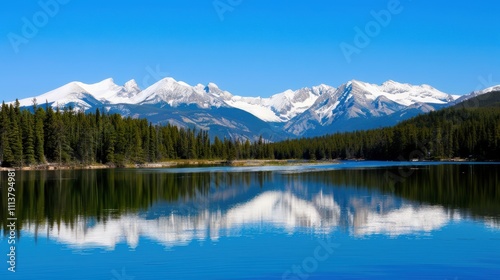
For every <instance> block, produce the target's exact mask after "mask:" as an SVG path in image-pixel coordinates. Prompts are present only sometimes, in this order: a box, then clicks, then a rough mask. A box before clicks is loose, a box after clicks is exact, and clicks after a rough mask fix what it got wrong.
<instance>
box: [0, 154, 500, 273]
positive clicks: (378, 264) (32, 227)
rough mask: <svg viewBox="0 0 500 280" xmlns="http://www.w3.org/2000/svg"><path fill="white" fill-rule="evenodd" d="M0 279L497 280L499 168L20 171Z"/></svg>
mask: <svg viewBox="0 0 500 280" xmlns="http://www.w3.org/2000/svg"><path fill="white" fill-rule="evenodd" d="M0 179H1V180H0V182H1V195H2V198H1V202H0V204H1V205H2V207H1V210H0V211H1V212H0V214H1V215H2V218H3V219H2V240H1V246H0V248H1V252H2V254H1V255H2V256H3V257H2V258H3V259H2V263H3V266H2V270H1V271H0V278H1V279H35V278H36V279H115V280H126V279H130V280H131V279H135V280H141V279H366V278H370V279H469V278H474V279H499V277H500V165H499V164H491V163H484V164H482V163H468V162H467V163H429V162H427V163H426V162H411V163H410V162H368V161H367V162H364V161H359V162H357V161H346V162H341V163H340V164H324V165H308V166H307V165H306V166H270V167H238V168H236V167H200V168H172V169H109V170H66V171H22V172H21V171H16V174H15V179H16V186H17V187H16V198H17V199H16V218H17V220H16V226H17V228H16V230H17V233H16V234H17V240H16V272H15V273H12V272H10V271H8V270H7V268H8V267H9V264H8V263H6V261H8V258H9V257H8V256H7V254H9V246H10V245H8V244H7V243H8V235H9V229H8V222H7V218H8V213H7V187H6V184H7V181H8V180H7V172H1V178H0Z"/></svg>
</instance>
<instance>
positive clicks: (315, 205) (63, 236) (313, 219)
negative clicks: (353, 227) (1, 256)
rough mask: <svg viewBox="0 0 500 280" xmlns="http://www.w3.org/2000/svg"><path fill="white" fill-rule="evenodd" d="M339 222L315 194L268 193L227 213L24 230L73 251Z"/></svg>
mask: <svg viewBox="0 0 500 280" xmlns="http://www.w3.org/2000/svg"><path fill="white" fill-rule="evenodd" d="M325 206H326V207H325ZM339 218H340V207H339V206H338V205H337V204H336V203H335V202H334V200H333V196H331V195H323V194H319V195H318V196H316V197H315V198H314V199H313V200H312V201H308V200H304V199H301V198H298V197H297V196H295V195H293V194H292V193H289V192H278V191H276V192H273V191H270V192H265V193H263V194H261V195H259V196H257V197H255V198H253V199H252V200H250V201H248V202H246V203H242V204H240V205H236V206H235V207H233V208H231V209H229V210H228V211H226V212H222V211H221V210H215V211H209V210H202V211H199V212H198V213H197V214H196V215H177V214H171V215H168V216H162V217H160V218H158V219H155V220H147V219H144V218H142V217H140V216H138V215H124V216H121V217H120V218H111V217H110V218H109V219H108V220H107V221H106V222H103V221H100V222H98V223H96V224H92V223H88V222H87V221H85V220H84V219H78V220H77V221H76V222H75V224H74V225H68V224H61V225H60V226H58V227H49V226H48V225H47V224H42V225H40V224H39V225H38V226H35V225H34V224H33V225H29V226H28V231H29V232H30V233H32V234H35V229H36V231H38V232H48V233H49V236H51V237H52V238H55V239H57V240H58V241H59V242H61V243H65V244H69V245H70V246H75V247H105V248H114V247H115V245H116V244H117V243H119V242H122V241H126V242H127V244H129V246H131V247H136V246H137V244H138V242H139V241H138V240H139V237H140V236H143V237H146V238H150V239H152V240H156V241H157V242H158V243H161V244H164V245H165V246H176V245H183V244H187V243H189V242H190V241H192V240H204V239H206V238H207V237H209V238H210V239H211V240H217V239H218V238H219V236H220V235H221V234H227V235H231V233H235V234H238V231H240V230H241V228H242V227H243V226H249V225H250V226H251V225H260V224H262V223H266V224H271V225H273V226H275V227H277V228H282V229H285V230H287V231H288V232H293V231H294V230H295V229H296V228H298V227H307V228H313V229H316V230H318V231H321V232H325V231H327V230H331V229H332V228H333V227H335V226H337V225H338V221H339Z"/></svg>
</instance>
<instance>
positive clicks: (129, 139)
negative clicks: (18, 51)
mask: <svg viewBox="0 0 500 280" xmlns="http://www.w3.org/2000/svg"><path fill="white" fill-rule="evenodd" d="M44 107H45V108H44ZM499 142H500V110H499V109H498V108H475V109H454V108H448V109H443V110H439V111H435V112H430V113H428V114H425V115H420V116H417V117H415V118H412V119H409V120H406V121H404V122H401V123H400V124H398V125H396V126H394V127H388V128H380V129H373V130H366V131H355V132H347V133H336V134H332V135H326V136H321V137H314V138H302V139H291V140H285V141H281V142H276V143H269V142H266V141H265V140H264V139H262V137H260V138H259V140H258V141H254V142H250V141H249V140H248V139H245V140H241V139H229V138H224V139H220V138H218V137H214V138H213V140H212V138H211V137H210V135H209V134H208V132H207V131H204V130H197V129H191V128H179V127H176V126H173V125H170V124H167V125H154V124H152V123H150V122H148V121H147V120H146V119H134V118H131V117H122V116H121V115H119V114H107V113H102V112H101V111H100V110H96V111H95V113H84V112H83V111H76V110H73V109H72V108H64V109H60V108H56V109H53V108H51V107H50V106H48V104H47V105H45V106H38V105H37V104H36V101H35V102H34V105H33V108H32V110H28V109H21V108H20V105H19V102H17V101H16V102H15V103H14V104H9V105H7V104H5V103H3V104H2V106H1V108H0V160H1V164H2V166H7V167H19V166H28V165H37V164H45V163H60V164H68V163H82V164H91V163H103V164H110V165H116V166H123V165H125V164H128V163H145V162H159V161H164V160H171V159H225V160H233V159H307V160H321V159H353V158H363V159H371V160H412V159H420V160H422V159H433V160H435V159H442V158H453V157H460V158H475V159H482V160H498V159H500V149H499V145H498V144H499Z"/></svg>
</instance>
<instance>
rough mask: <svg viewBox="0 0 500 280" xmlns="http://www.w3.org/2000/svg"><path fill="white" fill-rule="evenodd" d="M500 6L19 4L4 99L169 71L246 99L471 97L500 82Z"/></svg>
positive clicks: (7, 14)
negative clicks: (422, 91) (385, 93)
mask: <svg viewBox="0 0 500 280" xmlns="http://www.w3.org/2000/svg"><path fill="white" fill-rule="evenodd" d="M57 1H59V2H57ZM40 3H48V4H52V5H49V8H48V9H47V8H44V7H43V6H44V5H40ZM54 3H56V5H55V6H54ZM215 6H217V7H218V10H217V9H216V7H215ZM498 11H500V3H498V1H480V2H479V1H478V2H474V3H473V2H470V1H455V2H453V3H451V2H449V1H442V0H433V1H424V0H420V1H417V0H413V1H411V0H400V1H398V0H363V1H362V0H350V1H332V0H329V1H327V0H310V1H293V0H287V1H269V0H215V1H214V0H192V1H189V0H170V1H168V0H144V1H127V0H121V1H94V0H86V1H83V0H40V1H27V0H23V1H8V2H7V3H4V4H3V7H2V9H1V11H0V31H1V33H0V41H1V43H0V61H1V64H0V69H1V75H0V83H1V85H2V90H1V92H0V99H3V100H6V101H7V100H9V101H10V100H13V99H15V98H25V97H30V96H35V95H39V94H42V93H44V92H46V91H48V90H51V89H54V88H56V87H59V86H61V85H63V84H66V83H68V82H71V81H75V80H78V81H82V82H85V83H94V82H98V81H101V80H103V79H105V78H109V77H112V78H114V80H115V82H116V83H117V84H123V83H125V82H126V81H128V80H130V79H136V80H137V82H138V84H139V85H140V86H142V87H145V86H148V85H150V84H152V83H153V82H154V81H155V80H157V79H159V78H161V77H162V76H171V77H174V78H175V79H177V80H182V81H185V82H187V83H189V84H192V85H194V84H197V83H203V84H206V83H208V82H215V83H216V84H218V85H219V87H221V88H222V89H225V90H228V91H230V92H232V93H233V94H238V95H245V96H269V95H272V94H275V93H278V92H281V91H284V90H286V89H288V88H292V89H297V88H301V87H305V86H313V85H318V84H321V83H325V84H329V85H332V86H338V85H340V84H342V83H344V82H346V81H348V80H351V79H357V80H362V81H365V82H370V83H376V84H380V83H382V82H384V81H386V80H389V79H391V80H396V81H399V82H407V83H412V84H423V83H425V84H430V85H432V86H434V87H436V88H438V89H440V90H442V91H444V92H447V93H453V94H464V93H468V92H470V91H472V90H475V89H478V88H482V87H483V88H484V87H486V86H491V85H493V84H500V67H499V65H500V21H499V20H498ZM374 13H375V14H379V15H384V16H385V17H383V16H382V17H381V19H379V20H378V21H377V19H376V17H375V16H374ZM387 15H389V16H387ZM389 17H390V19H389ZM28 25H32V26H31V27H34V29H33V28H32V29H30V28H28V27H26V26H28ZM356 28H357V29H356ZM356 30H361V31H362V33H363V34H364V35H359V34H358V32H357V31H356ZM360 36H366V38H365V39H368V41H367V40H365V41H363V40H361V39H360V38H361V37H360ZM341 46H344V49H343V48H341ZM345 46H349V48H347V49H346V48H345ZM346 50H349V51H347V52H346ZM353 50H355V51H353ZM349 52H350V54H348V55H346V53H349Z"/></svg>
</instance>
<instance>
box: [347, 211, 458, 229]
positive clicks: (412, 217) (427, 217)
mask: <svg viewBox="0 0 500 280" xmlns="http://www.w3.org/2000/svg"><path fill="white" fill-rule="evenodd" d="M459 219H460V216H459V215H458V214H453V213H449V212H447V211H446V210H445V209H444V208H443V207H440V206H423V207H418V208H417V207H412V206H403V207H401V208H399V209H395V210H391V211H389V212H387V213H377V212H375V211H367V210H362V209H358V210H357V211H356V214H355V215H354V220H353V224H354V226H353V230H354V234H355V235H370V234H388V235H390V236H398V235H402V234H412V233H417V232H430V231H433V230H436V229H439V228H441V227H443V226H445V225H446V224H447V223H449V221H450V220H459Z"/></svg>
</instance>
